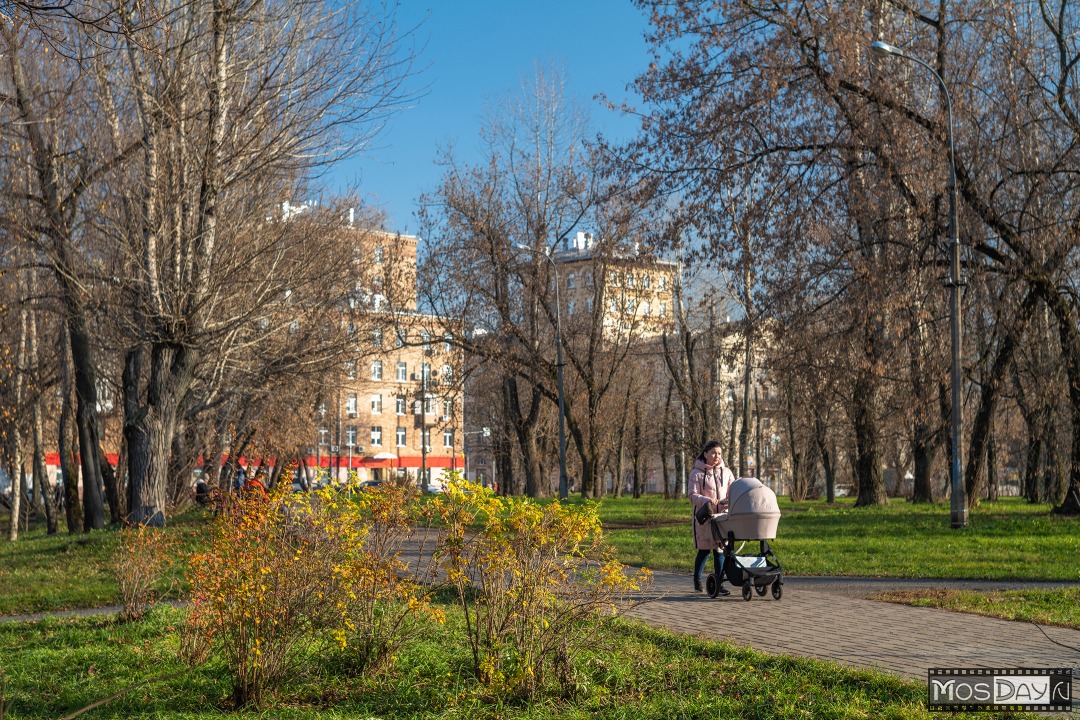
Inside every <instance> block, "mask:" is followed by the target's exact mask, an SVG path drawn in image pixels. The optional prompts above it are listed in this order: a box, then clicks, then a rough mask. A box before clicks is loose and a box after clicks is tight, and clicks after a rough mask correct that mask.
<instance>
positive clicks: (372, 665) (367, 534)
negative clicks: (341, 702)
mask: <svg viewBox="0 0 1080 720" xmlns="http://www.w3.org/2000/svg"><path fill="white" fill-rule="evenodd" d="M333 510H334V512H333V520H332V524H333V526H332V527H331V528H328V531H329V532H332V533H333V534H334V535H336V536H338V537H341V538H346V537H350V536H351V537H352V540H351V543H350V544H351V546H352V547H351V548H350V549H349V550H348V551H347V552H345V553H343V555H342V562H341V563H340V564H339V566H338V567H337V569H336V572H337V573H338V576H339V579H340V581H341V582H342V583H343V584H344V585H345V587H347V588H348V592H346V593H344V594H342V595H341V596H339V597H338V598H337V611H338V613H339V621H340V624H339V626H338V627H337V628H336V629H335V631H334V639H335V640H336V641H337V643H338V646H339V647H340V649H341V651H342V659H343V660H344V661H346V662H347V663H348V664H350V665H352V666H353V668H354V669H355V670H367V671H378V670H381V669H385V668H386V667H387V666H388V665H389V664H390V663H391V662H392V661H393V658H394V653H395V652H396V651H397V650H398V649H399V648H400V647H401V645H402V644H403V643H404V642H406V641H407V640H409V639H410V638H412V637H413V636H415V635H416V634H417V633H418V632H420V630H422V629H423V627H424V626H425V621H427V620H435V621H436V622H440V623H441V622H443V621H444V620H445V618H444V617H443V614H442V612H441V611H440V610H438V609H437V608H434V607H433V606H432V605H431V603H430V597H429V595H428V594H427V589H428V588H429V587H430V583H429V582H428V581H429V580H430V577H429V576H428V574H429V573H431V572H433V570H434V568H433V567H431V566H430V565H429V566H427V567H426V568H421V567H420V566H419V565H417V566H415V567H413V568H412V569H410V567H409V565H408V564H407V563H406V562H404V561H403V559H402V554H401V548H402V545H403V543H404V542H405V541H406V540H407V539H408V538H409V537H410V536H411V535H413V525H414V522H415V520H416V519H417V518H416V516H417V510H418V507H417V503H416V491H415V490H414V489H413V488H412V487H411V486H409V487H402V486H395V485H389V484H388V485H384V486H382V487H379V488H377V489H371V490H365V491H362V492H358V493H356V494H355V495H353V496H352V497H351V498H350V499H348V500H340V499H334V501H333ZM421 572H423V573H424V575H423V576H421V575H419V574H418V573H421Z"/></svg>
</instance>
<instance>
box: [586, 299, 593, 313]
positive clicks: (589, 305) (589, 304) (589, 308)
mask: <svg viewBox="0 0 1080 720" xmlns="http://www.w3.org/2000/svg"><path fill="white" fill-rule="evenodd" d="M585 310H586V311H588V312H590V313H591V312H592V298H591V297H587V298H585Z"/></svg>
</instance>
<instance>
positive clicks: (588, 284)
mask: <svg viewBox="0 0 1080 720" xmlns="http://www.w3.org/2000/svg"><path fill="white" fill-rule="evenodd" d="M585 287H587V288H591V287H592V273H591V272H587V273H585Z"/></svg>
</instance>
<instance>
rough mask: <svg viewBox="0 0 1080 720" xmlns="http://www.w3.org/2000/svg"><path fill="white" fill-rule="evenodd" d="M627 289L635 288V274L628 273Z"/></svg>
mask: <svg viewBox="0 0 1080 720" xmlns="http://www.w3.org/2000/svg"><path fill="white" fill-rule="evenodd" d="M626 287H628V288H632V287H634V273H629V272H628V273H626Z"/></svg>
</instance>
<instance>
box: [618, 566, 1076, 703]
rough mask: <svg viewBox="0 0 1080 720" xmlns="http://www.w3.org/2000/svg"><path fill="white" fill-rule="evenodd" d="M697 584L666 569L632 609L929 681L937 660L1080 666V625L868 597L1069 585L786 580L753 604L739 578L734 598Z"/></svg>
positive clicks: (945, 663)
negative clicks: (696, 588)
mask: <svg viewBox="0 0 1080 720" xmlns="http://www.w3.org/2000/svg"><path fill="white" fill-rule="evenodd" d="M691 585H692V581H691V578H690V575H689V573H682V574H680V573H669V572H656V573H655V582H654V585H653V588H652V590H651V591H650V592H649V593H648V595H649V597H650V598H651V599H650V600H649V602H646V603H643V604H642V605H639V606H638V607H636V608H634V609H633V610H631V611H630V612H628V613H627V616H629V617H634V618H637V619H640V620H643V621H645V622H646V623H648V624H650V625H656V626H660V627H664V628H666V629H668V630H673V631H675V632H681V633H688V634H691V635H697V636H699V637H706V638H710V639H714V640H726V641H730V642H733V643H737V644H740V645H747V646H750V647H753V648H754V649H755V650H761V651H763V652H767V653H780V654H785V655H800V656H806V657H814V658H820V659H823V660H832V661H834V662H839V663H843V664H845V665H852V666H858V667H872V668H877V669H879V670H884V671H886V672H889V673H893V674H896V675H901V676H904V677H906V678H909V679H912V680H922V681H925V680H926V674H927V670H928V669H929V668H933V667H985V668H990V667H1008V668H1016V667H1040V668H1057V667H1074V668H1075V667H1077V666H1080V630H1071V629H1068V628H1059V627H1051V626H1046V625H1042V626H1036V625H1035V624H1034V623H1030V622H1017V621H1010V620H999V619H997V618H989V617H983V616H979V615H969V614H966V613H958V612H951V611H948V610H939V609H936V608H920V607H911V606H908V605H898V604H895V603H887V602H878V601H874V600H867V599H865V598H866V596H868V595H871V594H873V593H875V592H880V591H883V590H887V589H914V588H915V587H919V588H930V587H937V588H957V587H971V588H972V589H1000V588H1004V587H1031V586H1047V587H1063V586H1064V585H1065V584H1064V583H1045V584H1043V583H1002V582H989V581H988V582H985V583H981V582H971V583H958V582H957V581H952V580H937V581H934V580H910V581H909V580H888V579H876V578H874V579H869V578H867V579H858V578H800V577H786V578H785V579H784V592H783V597H782V599H780V600H773V598H772V595H771V594H766V595H764V596H763V597H759V596H758V595H757V594H756V593H755V594H754V597H753V599H752V600H750V601H749V602H747V601H745V600H743V599H742V594H741V589H740V588H732V587H731V586H730V585H728V586H727V587H729V589H731V591H732V592H731V595H729V596H727V597H718V598H715V599H714V598H710V597H709V596H708V594H706V593H696V592H692V591H691V590H690V588H691ZM831 588H832V589H835V590H837V591H836V592H833V591H830V589H831ZM1077 684H1078V683H1077V680H1076V679H1075V678H1074V680H1073V685H1074V690H1075V688H1076V686H1077ZM1074 697H1075V694H1074Z"/></svg>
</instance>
